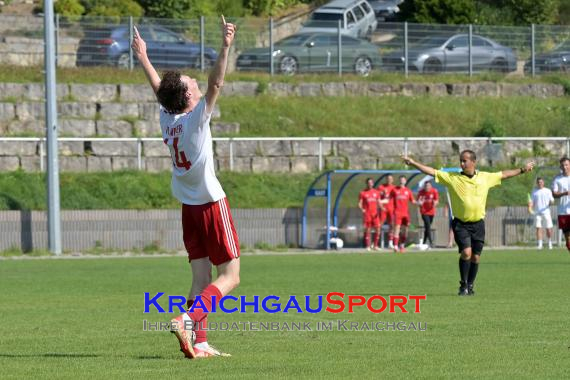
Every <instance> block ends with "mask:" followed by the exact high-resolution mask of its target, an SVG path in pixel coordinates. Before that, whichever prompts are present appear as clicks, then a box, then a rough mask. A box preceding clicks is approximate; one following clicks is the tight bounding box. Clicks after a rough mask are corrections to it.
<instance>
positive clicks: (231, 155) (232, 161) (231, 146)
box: [230, 137, 234, 172]
mask: <svg viewBox="0 0 570 380" xmlns="http://www.w3.org/2000/svg"><path fill="white" fill-rule="evenodd" d="M233 171H234V139H233V138H232V137H230V172H233Z"/></svg>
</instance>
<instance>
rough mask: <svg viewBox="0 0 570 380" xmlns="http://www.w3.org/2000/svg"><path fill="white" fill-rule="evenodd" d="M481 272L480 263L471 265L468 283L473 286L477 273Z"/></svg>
mask: <svg viewBox="0 0 570 380" xmlns="http://www.w3.org/2000/svg"><path fill="white" fill-rule="evenodd" d="M478 270H479V263H471V266H470V267H469V276H468V277H467V283H468V284H469V285H473V283H474V282H475V278H476V277H477V271H478Z"/></svg>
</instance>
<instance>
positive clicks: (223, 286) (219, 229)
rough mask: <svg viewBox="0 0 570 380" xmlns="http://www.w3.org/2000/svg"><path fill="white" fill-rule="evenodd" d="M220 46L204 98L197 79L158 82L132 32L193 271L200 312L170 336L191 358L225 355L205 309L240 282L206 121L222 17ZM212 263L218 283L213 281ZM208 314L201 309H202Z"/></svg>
mask: <svg viewBox="0 0 570 380" xmlns="http://www.w3.org/2000/svg"><path fill="white" fill-rule="evenodd" d="M221 29H222V47H221V50H220V53H219V56H218V60H217V61H216V63H215V65H214V67H213V68H212V71H211V73H210V75H209V77H208V89H207V91H206V95H205V96H202V93H201V92H200V89H199V88H198V83H197V82H196V80H195V79H193V78H190V77H188V76H186V75H181V74H180V73H179V72H178V71H167V72H165V73H164V75H163V77H162V79H161V78H160V77H159V75H158V73H157V72H156V70H155V69H154V67H153V66H152V64H151V62H150V61H149V59H148V56H147V49H146V43H145V41H144V40H143V39H142V37H141V36H140V34H139V32H138V30H136V28H135V30H134V38H133V42H132V49H133V52H134V54H135V56H136V57H137V59H138V60H139V62H140V64H141V65H142V67H143V69H144V72H145V74H146V77H147V79H148V80H149V82H150V85H151V87H152V90H153V91H154V93H155V94H156V97H157V99H158V102H159V103H160V128H161V130H162V138H163V140H164V143H165V144H166V146H167V147H168V149H169V150H170V155H171V156H172V193H173V195H174V196H175V197H176V198H177V199H178V200H179V201H180V203H182V233H183V240H184V247H185V248H186V251H187V252H188V260H189V261H190V266H191V269H192V288H191V289H190V294H189V297H188V307H190V306H191V305H192V302H193V301H194V300H195V299H196V297H197V296H200V300H201V304H202V305H204V306H205V308H198V307H196V308H194V310H193V311H192V312H190V310H192V309H189V310H188V312H186V313H184V314H182V315H180V316H178V317H177V318H174V319H172V321H171V328H172V332H173V333H175V334H176V337H177V338H178V340H179V343H180V350H181V351H182V352H183V353H184V355H185V356H186V357H187V358H189V359H192V358H202V357H209V356H229V355H228V354H223V353H221V352H220V351H218V350H216V349H214V348H213V347H212V346H210V345H209V344H208V342H207V337H206V330H205V329H204V328H203V327H204V326H207V322H206V321H207V317H208V313H207V311H209V310H212V304H213V303H214V302H215V303H217V302H219V301H220V299H221V298H222V297H223V296H225V295H227V294H228V293H230V292H231V291H232V290H233V289H235V288H236V287H237V286H238V284H239V272H240V260H239V257H240V250H239V241H238V236H237V233H236V229H235V227H234V223H233V219H232V215H231V212H230V207H229V203H228V200H227V198H226V194H225V193H224V190H223V189H222V186H221V185H220V182H219V181H218V179H217V178H216V174H215V172H214V154H213V147H212V134H211V132H210V118H211V117H212V111H213V110H214V104H215V103H216V99H217V98H218V95H219V94H220V91H221V89H222V86H223V84H224V76H225V72H226V66H227V63H228V53H229V49H230V46H231V44H232V42H233V40H234V36H235V32H236V26H235V25H234V24H230V23H226V21H225V19H224V16H222V17H221ZM212 264H213V265H215V266H216V267H217V271H218V277H217V279H216V280H215V281H213V282H212ZM205 309H206V310H205Z"/></svg>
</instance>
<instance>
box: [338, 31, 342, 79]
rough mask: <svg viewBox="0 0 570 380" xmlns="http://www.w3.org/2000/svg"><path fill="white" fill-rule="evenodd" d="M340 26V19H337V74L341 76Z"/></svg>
mask: <svg viewBox="0 0 570 380" xmlns="http://www.w3.org/2000/svg"><path fill="white" fill-rule="evenodd" d="M341 28H342V20H338V27H337V32H338V33H337V37H338V75H339V76H342V34H341V33H340V30H341Z"/></svg>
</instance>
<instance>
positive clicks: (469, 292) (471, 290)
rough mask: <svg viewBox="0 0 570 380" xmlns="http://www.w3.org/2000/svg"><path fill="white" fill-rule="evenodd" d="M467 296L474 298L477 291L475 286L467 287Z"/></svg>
mask: <svg viewBox="0 0 570 380" xmlns="http://www.w3.org/2000/svg"><path fill="white" fill-rule="evenodd" d="M467 295H468V296H474V295H475V290H473V284H468V285H467Z"/></svg>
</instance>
